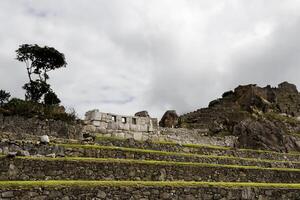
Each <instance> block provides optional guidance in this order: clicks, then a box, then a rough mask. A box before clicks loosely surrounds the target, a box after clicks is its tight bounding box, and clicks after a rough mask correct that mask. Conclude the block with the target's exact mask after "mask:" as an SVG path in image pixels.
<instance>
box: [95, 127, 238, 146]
mask: <svg viewBox="0 0 300 200" xmlns="http://www.w3.org/2000/svg"><path fill="white" fill-rule="evenodd" d="M207 131H208V130H207V129H186V128H162V127H159V128H158V129H157V130H156V131H153V132H133V131H121V130H106V131H105V133H103V132H98V133H96V134H97V135H98V136H104V137H114V138H120V139H130V138H132V139H135V140H139V141H146V140H151V141H167V142H175V143H179V144H206V145H218V146H226V147H233V146H234V144H235V142H236V140H237V138H236V137H235V136H223V137H217V136H215V137H214V136H207Z"/></svg>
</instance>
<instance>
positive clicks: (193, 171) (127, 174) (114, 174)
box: [0, 156, 300, 183]
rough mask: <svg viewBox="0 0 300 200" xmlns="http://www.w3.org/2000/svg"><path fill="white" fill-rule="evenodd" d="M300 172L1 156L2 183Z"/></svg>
mask: <svg viewBox="0 0 300 200" xmlns="http://www.w3.org/2000/svg"><path fill="white" fill-rule="evenodd" d="M299 178H300V169H290V168H263V167H255V166H238V165H218V164H206V163H189V162H171V161H153V160H147V161H146V160H132V159H100V158H79V157H78V158H76V157H66V158H45V157H15V158H13V159H9V158H7V157H5V156H1V157H0V180H58V179H63V180H71V179H72V180H143V181H167V180H185V181H225V182H269V183H272V182H273V183H276V182H277V183H280V182H282V183H297V182H299Z"/></svg>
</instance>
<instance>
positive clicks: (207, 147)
mask: <svg viewBox="0 0 300 200" xmlns="http://www.w3.org/2000/svg"><path fill="white" fill-rule="evenodd" d="M102 140H108V141H112V142H113V141H126V139H123V138H116V137H106V136H97V137H96V142H101V141H102ZM153 143H154V144H158V145H173V146H182V147H188V148H201V149H202V148H204V149H216V150H224V151H227V150H228V151H231V150H232V151H244V152H247V151H248V152H254V153H267V154H274V155H296V156H299V155H300V153H299V152H293V153H281V152H276V151H270V150H257V149H232V148H231V147H224V146H216V145H207V144H179V143H176V142H170V141H153Z"/></svg>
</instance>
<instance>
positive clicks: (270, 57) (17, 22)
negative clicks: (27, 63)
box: [0, 0, 300, 117]
mask: <svg viewBox="0 0 300 200" xmlns="http://www.w3.org/2000/svg"><path fill="white" fill-rule="evenodd" d="M299 17H300V2H299V1H298V0H285V1H281V0H253V1H247V0H231V1H229V0H228V1H227V0H221V1H220V0H211V1H204V0H203V1H201V0H163V1H162V0H153V1H147V0H110V1H107V0H98V1H96V0H94V1H93V0H91V1H80V0H59V1H58V0H51V1H50V0H49V1H33V0H31V1H30V0H15V1H12V0H3V1H0V20H1V29H0V43H1V44H2V45H1V48H0V87H1V89H6V90H9V91H10V92H11V93H12V95H13V96H16V97H23V96H24V91H23V90H22V89H21V86H22V85H23V84H24V83H25V82H26V81H27V79H26V78H27V77H26V73H25V67H24V65H23V64H22V63H19V62H17V61H16V60H14V58H15V50H16V49H17V48H18V45H20V44H23V43H33V44H34V43H37V44H39V45H48V46H53V47H55V48H56V49H58V50H59V51H61V52H63V53H64V54H65V56H66V59H67V62H68V66H67V68H66V69H61V70H57V71H55V72H52V73H51V74H50V82H51V84H52V85H53V88H54V90H55V91H56V93H57V94H58V95H59V97H60V98H61V100H62V101H63V104H64V105H66V106H67V107H74V108H75V109H76V110H77V111H78V112H79V114H80V115H81V116H82V115H83V114H84V112H85V111H86V110H89V109H93V108H99V109H100V110H102V111H104V112H115V113H124V114H133V113H135V112H136V111H139V110H144V109H146V110H148V111H149V112H150V114H151V115H152V116H156V117H160V116H161V115H162V114H163V112H164V111H165V110H166V109H176V110H177V111H178V112H179V113H184V112H189V111H192V110H194V109H197V108H200V107H204V106H206V105H207V104H208V102H209V101H211V100H213V99H214V98H217V97H219V96H220V95H221V94H222V92H224V91H226V90H229V89H233V88H234V87H235V86H237V85H239V84H247V83H258V84H260V85H262V86H264V85H267V84H271V85H273V86H274V85H276V84H277V83H279V82H281V81H284V80H287V81H290V82H293V83H295V84H296V85H297V86H300V79H298V75H299V73H300V68H299V66H300V65H299V64H300V56H299V53H300V52H299V51H300V39H299V38H300V37H298V35H299V33H300V18H299Z"/></svg>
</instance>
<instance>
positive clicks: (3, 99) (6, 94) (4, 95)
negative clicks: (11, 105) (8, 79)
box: [0, 90, 10, 106]
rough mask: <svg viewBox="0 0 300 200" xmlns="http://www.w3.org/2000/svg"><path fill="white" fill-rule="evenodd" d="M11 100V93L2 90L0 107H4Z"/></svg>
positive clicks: (0, 92)
mask: <svg viewBox="0 0 300 200" xmlns="http://www.w3.org/2000/svg"><path fill="white" fill-rule="evenodd" d="M9 98H10V93H9V92H6V91H5V90H0V106H3V105H4V103H5V102H7V101H8V100H9Z"/></svg>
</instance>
